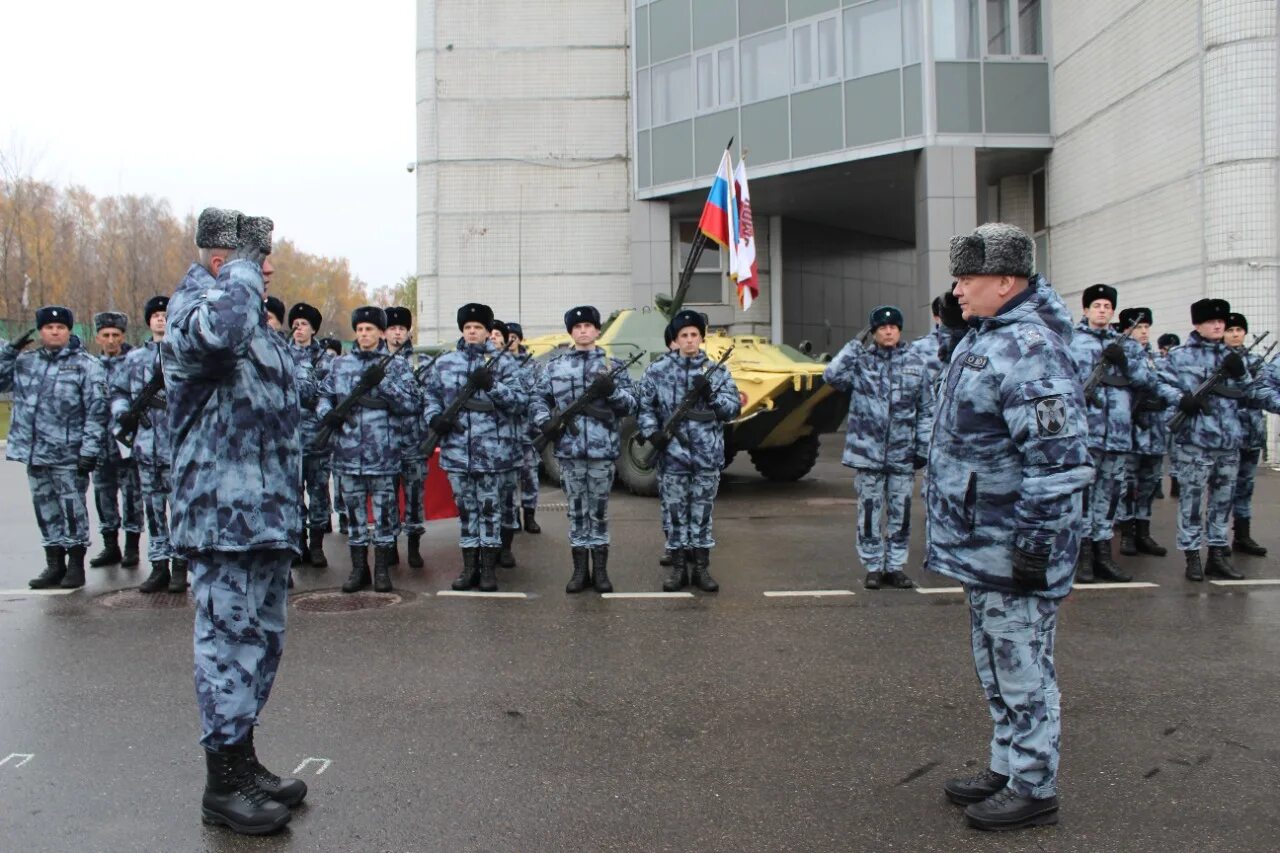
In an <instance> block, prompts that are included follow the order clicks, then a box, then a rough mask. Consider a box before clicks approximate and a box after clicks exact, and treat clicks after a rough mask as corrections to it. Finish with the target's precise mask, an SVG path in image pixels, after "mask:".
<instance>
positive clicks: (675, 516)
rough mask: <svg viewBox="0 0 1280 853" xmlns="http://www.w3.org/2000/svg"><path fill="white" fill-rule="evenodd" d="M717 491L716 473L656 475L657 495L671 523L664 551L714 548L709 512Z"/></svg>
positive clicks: (718, 476) (718, 474)
mask: <svg viewBox="0 0 1280 853" xmlns="http://www.w3.org/2000/svg"><path fill="white" fill-rule="evenodd" d="M719 488H720V472H719V471H698V472H697V473H696V474H667V473H663V474H660V475H659V476H658V495H659V498H660V499H661V500H662V507H663V509H664V510H665V511H666V513H667V518H668V520H669V522H670V530H669V531H668V532H667V550H669V551H675V550H677V549H681V548H714V547H715V546H716V540H715V539H713V538H712V536H711V522H712V515H711V509H712V507H713V506H714V505H715V501H716V492H717V491H718V490H719Z"/></svg>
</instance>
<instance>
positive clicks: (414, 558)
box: [407, 533, 424, 569]
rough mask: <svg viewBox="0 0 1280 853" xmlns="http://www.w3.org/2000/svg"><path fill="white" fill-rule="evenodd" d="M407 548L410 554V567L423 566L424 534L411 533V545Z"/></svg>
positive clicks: (417, 567) (418, 567)
mask: <svg viewBox="0 0 1280 853" xmlns="http://www.w3.org/2000/svg"><path fill="white" fill-rule="evenodd" d="M407 550H408V554H409V568H411V569H420V568H422V566H423V565H424V564H423V562H422V534H421V533H410V534H409V547H408V549H407Z"/></svg>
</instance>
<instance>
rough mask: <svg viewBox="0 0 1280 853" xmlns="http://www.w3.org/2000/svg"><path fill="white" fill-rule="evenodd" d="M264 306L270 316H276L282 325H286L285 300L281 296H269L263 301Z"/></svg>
mask: <svg viewBox="0 0 1280 853" xmlns="http://www.w3.org/2000/svg"><path fill="white" fill-rule="evenodd" d="M262 304H263V305H264V306H265V307H266V309H267V313H268V314H274V315H275V318H276V319H277V320H279V321H280V325H282V326H283V325H284V300H283V299H281V298H280V297H279V296H268V297H267V298H266V299H264V300H262Z"/></svg>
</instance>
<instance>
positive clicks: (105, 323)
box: [93, 311, 129, 332]
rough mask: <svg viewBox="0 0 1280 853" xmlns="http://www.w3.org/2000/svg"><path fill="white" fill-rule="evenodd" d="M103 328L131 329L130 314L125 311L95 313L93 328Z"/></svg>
mask: <svg viewBox="0 0 1280 853" xmlns="http://www.w3.org/2000/svg"><path fill="white" fill-rule="evenodd" d="M103 329H119V330H120V331H122V332H127V331H129V315H128V314H125V313H124V312H123V311H99V312H98V313H97V314H94V315H93V330H94V331H95V332H101V331H102V330H103Z"/></svg>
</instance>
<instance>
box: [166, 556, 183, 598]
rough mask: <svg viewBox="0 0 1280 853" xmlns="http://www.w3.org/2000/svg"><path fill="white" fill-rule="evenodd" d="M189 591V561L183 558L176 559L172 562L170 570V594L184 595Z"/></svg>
mask: <svg viewBox="0 0 1280 853" xmlns="http://www.w3.org/2000/svg"><path fill="white" fill-rule="evenodd" d="M186 591H187V561H186V560H184V559H183V558H182V557H174V558H173V560H172V561H170V570H169V592H173V593H182V592H186Z"/></svg>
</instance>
